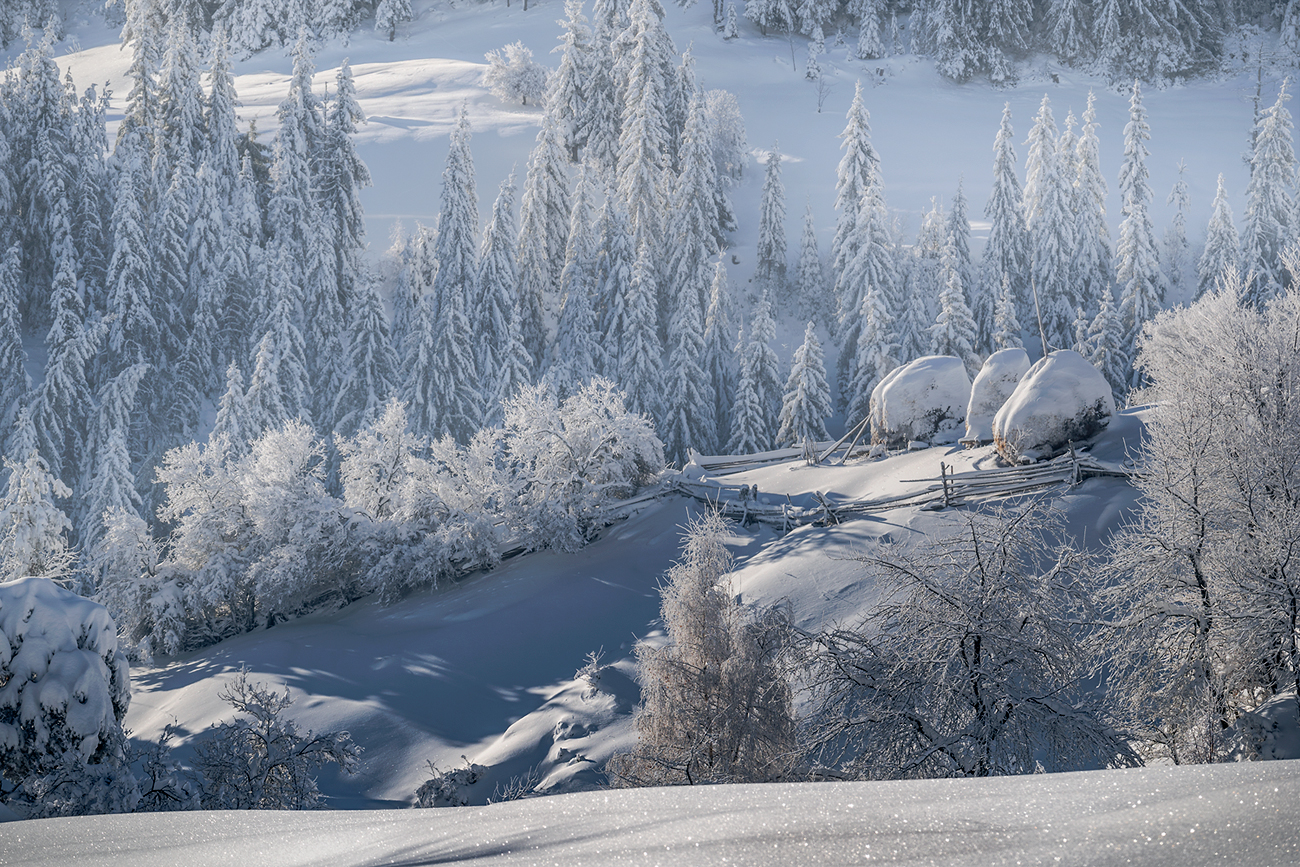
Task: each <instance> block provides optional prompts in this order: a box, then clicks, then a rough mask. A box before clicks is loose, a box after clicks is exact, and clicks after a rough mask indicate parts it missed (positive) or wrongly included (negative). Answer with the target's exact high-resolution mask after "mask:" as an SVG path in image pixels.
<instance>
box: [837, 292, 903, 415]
mask: <svg viewBox="0 0 1300 867" xmlns="http://www.w3.org/2000/svg"><path fill="white" fill-rule="evenodd" d="M861 317H862V330H861V331H860V332H858V344H857V346H856V347H854V352H855V353H856V354H857V358H856V359H855V360H854V365H853V366H854V373H853V382H852V383H851V384H850V389H851V391H852V393H851V395H850V397H849V398H848V401H847V403H848V414H847V415H846V416H845V419H846V421H847V423H848V424H849V425H855V424H857V423H858V422H859V421H861V420H862V419H864V418H866V417H867V414H868V413H869V412H870V411H871V392H872V391H874V390H875V388H876V386H877V385H879V384H880V381H881V380H882V379H884V378H885V377H886V376H888V375H889V373H890V372H891V371H892V370H893V369H894V368H895V367H897V366H898V351H899V345H898V342H897V338H896V336H895V333H894V319H893V316H892V314H890V312H889V306H888V305H887V304H886V303H885V296H884V293H883V292H881V291H880V290H879V289H877V288H876V287H874V286H872V287H869V288H868V289H867V294H866V295H864V296H863V298H862V311H861Z"/></svg>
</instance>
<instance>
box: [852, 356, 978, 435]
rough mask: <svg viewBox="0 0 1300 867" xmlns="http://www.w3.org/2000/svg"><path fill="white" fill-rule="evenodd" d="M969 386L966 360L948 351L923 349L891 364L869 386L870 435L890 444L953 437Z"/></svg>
mask: <svg viewBox="0 0 1300 867" xmlns="http://www.w3.org/2000/svg"><path fill="white" fill-rule="evenodd" d="M970 389H971V385H970V377H969V376H967V375H966V365H965V364H964V363H962V360H961V359H960V358H955V357H953V356H950V355H926V356H923V357H921V358H918V359H916V360H915V361H913V362H911V363H910V364H905V365H903V366H902V367H899V368H896V369H895V370H894V371H893V372H892V373H890V374H889V375H888V376H886V377H885V378H884V379H882V380H881V381H880V382H879V384H877V385H876V388H875V390H874V391H872V392H871V441H872V442H873V443H878V444H882V445H884V446H886V447H888V448H891V449H897V448H905V447H906V446H907V444H908V443H909V442H913V441H916V442H924V443H950V442H956V440H957V437H958V436H959V435H960V433H959V432H960V429H961V424H962V422H964V421H965V420H966V404H967V403H968V402H969V401H970Z"/></svg>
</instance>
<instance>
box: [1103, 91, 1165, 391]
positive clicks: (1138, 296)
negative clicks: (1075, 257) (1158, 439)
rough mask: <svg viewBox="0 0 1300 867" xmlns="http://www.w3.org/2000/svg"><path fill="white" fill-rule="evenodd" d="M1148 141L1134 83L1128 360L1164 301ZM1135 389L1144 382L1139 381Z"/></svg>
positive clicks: (1120, 266) (1122, 277) (1125, 258)
mask: <svg viewBox="0 0 1300 867" xmlns="http://www.w3.org/2000/svg"><path fill="white" fill-rule="evenodd" d="M1149 138H1151V128H1150V127H1149V126H1148V125H1147V115H1146V109H1145V108H1143V107H1142V92H1141V89H1140V88H1139V86H1138V83H1137V82H1136V81H1135V82H1133V91H1132V96H1131V97H1130V99H1129V122H1128V123H1127V124H1125V125H1124V162H1123V164H1122V165H1121V166H1120V170H1119V193H1120V201H1121V202H1122V203H1123V204H1122V207H1121V211H1120V213H1122V214H1123V215H1124V220H1123V222H1121V223H1120V224H1119V244H1118V245H1116V248H1115V259H1116V274H1115V279H1116V282H1117V283H1118V284H1119V286H1120V292H1121V294H1120V303H1119V315H1120V322H1121V323H1122V326H1123V329H1124V344H1123V353H1124V355H1125V356H1126V357H1127V358H1133V357H1134V355H1135V354H1136V351H1137V350H1136V347H1137V341H1138V338H1139V337H1140V336H1141V334H1142V326H1143V325H1144V324H1145V323H1146V321H1147V320H1148V319H1150V318H1151V317H1153V316H1155V315H1156V313H1158V312H1159V311H1160V308H1161V306H1162V305H1163V303H1164V297H1165V286H1164V274H1163V273H1162V272H1161V270H1160V259H1159V254H1158V253H1157V251H1156V242H1155V231H1154V229H1153V228H1152V226H1151V217H1150V215H1149V214H1148V212H1147V205H1148V204H1149V203H1150V201H1151V185H1150V183H1148V181H1147V177H1148V176H1147V167H1146V158H1147V149H1146V145H1145V144H1143V142H1145V141H1146V140H1147V139H1149ZM1133 374H1134V376H1137V375H1138V372H1137V371H1136V370H1135V371H1134V372H1133ZM1132 384H1133V385H1135V386H1136V385H1139V384H1140V383H1139V382H1137V381H1136V380H1135V381H1133V383H1132Z"/></svg>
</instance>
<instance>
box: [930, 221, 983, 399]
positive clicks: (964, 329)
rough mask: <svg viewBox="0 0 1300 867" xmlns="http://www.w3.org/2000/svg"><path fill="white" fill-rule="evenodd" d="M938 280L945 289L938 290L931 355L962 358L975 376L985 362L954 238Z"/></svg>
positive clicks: (931, 335) (949, 241)
mask: <svg viewBox="0 0 1300 867" xmlns="http://www.w3.org/2000/svg"><path fill="white" fill-rule="evenodd" d="M939 280H940V283H941V284H942V285H943V289H942V290H941V291H940V293H939V315H938V318H936V319H935V322H934V325H932V326H930V354H931V355H951V356H954V357H956V358H960V359H961V360H962V362H963V363H964V364H965V365H966V372H967V374H968V375H969V376H971V377H972V378H974V377H975V375H976V374H977V373H979V369H980V367H981V365H983V363H984V361H983V359H982V358H980V356H979V355H978V353H976V352H975V348H974V344H975V318H974V317H973V316H971V312H970V305H968V304H967V303H966V293H965V291H964V290H963V288H962V285H961V272H960V271H958V270H957V253H956V250H955V248H954V245H953V243H952V239H951V238H949V239H948V243H947V244H945V245H944V248H943V260H942V265H941V266H940V269H939Z"/></svg>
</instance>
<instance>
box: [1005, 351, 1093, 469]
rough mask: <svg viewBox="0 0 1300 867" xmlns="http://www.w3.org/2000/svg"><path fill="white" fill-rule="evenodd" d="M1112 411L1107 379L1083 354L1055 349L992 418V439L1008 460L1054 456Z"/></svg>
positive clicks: (1082, 437)
mask: <svg viewBox="0 0 1300 867" xmlns="http://www.w3.org/2000/svg"><path fill="white" fill-rule="evenodd" d="M1114 415H1115V398H1114V397H1113V396H1112V394H1111V388H1110V383H1108V382H1106V379H1105V377H1103V376H1102V375H1101V373H1100V372H1098V370H1097V368H1095V367H1093V366H1092V365H1091V364H1089V363H1088V361H1087V360H1086V359H1084V357H1083V356H1082V355H1080V354H1079V353H1077V352H1074V351H1073V350H1069V349H1058V350H1057V351H1056V352H1053V353H1052V354H1051V355H1049V356H1047V357H1046V358H1043V359H1040V360H1039V361H1037V362H1035V364H1034V366H1033V367H1031V368H1029V372H1028V373H1026V374H1025V376H1024V378H1022V379H1021V380H1020V384H1019V385H1017V386H1016V390H1015V391H1014V392H1013V393H1012V395H1011V397H1009V398H1008V399H1007V402H1006V403H1005V404H1003V406H1002V409H1000V410H998V414H997V416H996V417H994V419H993V443H994V445H995V446H996V447H997V450H998V454H1000V455H1001V456H1002V457H1003V458H1004V459H1005V460H1008V461H1010V462H1011V463H1013V464H1016V463H1026V462H1033V461H1037V460H1042V459H1043V458H1050V457H1054V456H1055V455H1058V454H1060V453H1062V452H1063V451H1065V449H1066V448H1067V447H1068V445H1069V443H1071V442H1075V443H1077V442H1081V441H1082V440H1086V439H1088V438H1090V437H1094V436H1096V435H1097V434H1099V433H1100V432H1101V431H1102V430H1104V429H1105V428H1106V426H1107V425H1109V424H1110V420H1111V418H1113V417H1114Z"/></svg>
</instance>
